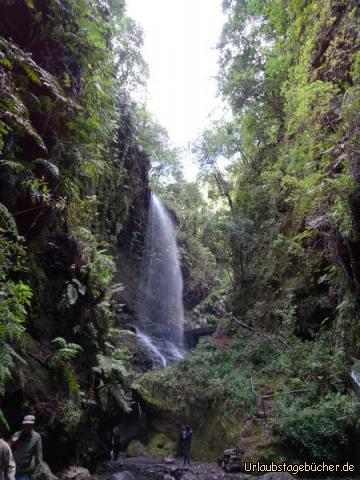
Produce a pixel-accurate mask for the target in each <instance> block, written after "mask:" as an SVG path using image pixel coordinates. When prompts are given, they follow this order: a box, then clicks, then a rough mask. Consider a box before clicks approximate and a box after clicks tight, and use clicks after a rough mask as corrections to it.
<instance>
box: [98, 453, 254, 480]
mask: <svg viewBox="0 0 360 480" xmlns="http://www.w3.org/2000/svg"><path fill="white" fill-rule="evenodd" d="M251 478H254V477H252V476H250V475H246V474H243V473H225V472H224V471H223V470H222V469H221V468H220V467H218V466H217V465H216V464H214V463H200V462H195V463H193V464H192V465H191V466H190V468H186V467H183V466H182V465H181V462H180V461H179V460H174V461H172V462H162V461H156V460H153V459H149V458H126V459H122V460H121V461H117V462H105V463H103V464H101V465H100V466H99V467H98V471H97V474H96V479H97V480H247V479H251Z"/></svg>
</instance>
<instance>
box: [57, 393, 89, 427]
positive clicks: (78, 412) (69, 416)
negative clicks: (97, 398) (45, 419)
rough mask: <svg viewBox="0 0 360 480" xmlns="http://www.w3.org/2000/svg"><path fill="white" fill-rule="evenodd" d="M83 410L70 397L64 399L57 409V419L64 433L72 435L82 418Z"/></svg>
mask: <svg viewBox="0 0 360 480" xmlns="http://www.w3.org/2000/svg"><path fill="white" fill-rule="evenodd" d="M83 415H84V412H83V410H82V409H81V407H80V406H79V405H78V403H77V402H75V401H74V400H72V399H64V400H63V401H62V402H61V403H60V405H59V409H58V420H59V422H60V423H61V424H62V425H63V428H64V430H65V432H66V433H68V434H69V435H74V434H75V433H76V430H77V428H78V426H79V424H80V422H81V420H82V418H83Z"/></svg>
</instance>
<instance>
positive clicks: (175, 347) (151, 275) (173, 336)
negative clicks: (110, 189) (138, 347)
mask: <svg viewBox="0 0 360 480" xmlns="http://www.w3.org/2000/svg"><path fill="white" fill-rule="evenodd" d="M182 293H183V280H182V274H181V268H180V262H179V254H178V247H177V243H176V235H175V229H174V225H173V222H172V220H171V217H170V215H169V212H168V211H167V209H166V208H165V206H164V205H163V203H162V202H161V201H160V199H159V198H158V197H157V196H156V195H155V194H154V193H152V195H151V201H150V209H149V217H148V225H147V230H146V237H145V249H144V255H143V262H142V273H141V282H140V290H139V301H138V325H137V334H138V337H139V339H140V340H141V341H142V343H143V344H144V346H145V347H146V348H147V349H148V351H149V353H150V354H151V356H152V359H153V365H154V367H155V368H161V367H165V366H166V365H167V364H168V363H171V362H174V361H178V360H180V359H181V358H182V357H183V355H184V341H183V336H184V307H183V299H182Z"/></svg>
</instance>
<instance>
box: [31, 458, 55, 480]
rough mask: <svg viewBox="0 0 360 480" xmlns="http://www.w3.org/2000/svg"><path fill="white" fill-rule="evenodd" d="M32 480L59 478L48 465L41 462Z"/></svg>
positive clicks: (53, 479)
mask: <svg viewBox="0 0 360 480" xmlns="http://www.w3.org/2000/svg"><path fill="white" fill-rule="evenodd" d="M31 479H32V480H58V477H56V476H55V475H54V474H53V473H52V472H51V470H50V467H49V465H48V464H47V463H45V462H41V463H40V465H38V466H37V467H36V469H35V471H34V473H33V474H32V475H31Z"/></svg>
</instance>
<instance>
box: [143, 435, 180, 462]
mask: <svg viewBox="0 0 360 480" xmlns="http://www.w3.org/2000/svg"><path fill="white" fill-rule="evenodd" d="M147 448H148V451H149V454H150V456H151V457H154V458H161V457H166V456H167V455H174V454H175V453H176V442H175V441H174V440H172V439H171V438H169V437H168V436H167V435H165V434H164V433H153V434H152V435H151V437H150V440H149V443H148V445H147Z"/></svg>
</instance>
